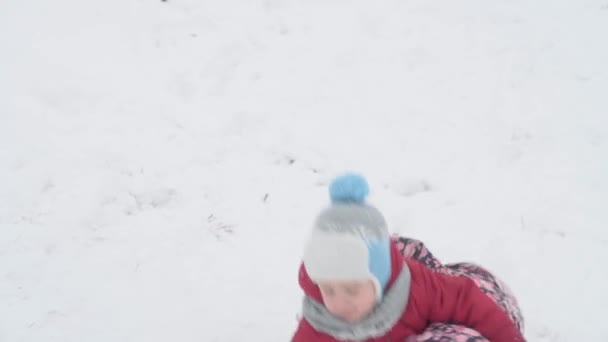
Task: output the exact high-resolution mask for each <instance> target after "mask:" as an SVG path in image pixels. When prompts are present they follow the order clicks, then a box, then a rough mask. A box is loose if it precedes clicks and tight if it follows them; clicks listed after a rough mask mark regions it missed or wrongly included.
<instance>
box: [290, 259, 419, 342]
mask: <svg viewBox="0 0 608 342" xmlns="http://www.w3.org/2000/svg"><path fill="white" fill-rule="evenodd" d="M410 280H411V274H410V270H409V268H408V267H407V264H404V265H403V269H402V271H401V273H400V274H399V276H398V277H397V279H396V280H395V282H394V283H393V284H392V286H391V287H390V289H389V290H388V292H386V293H385V294H384V297H383V298H382V301H381V302H380V303H378V304H377V305H376V308H375V309H374V311H372V312H371V313H370V314H369V315H368V316H367V317H366V318H364V319H363V320H361V321H359V322H356V323H349V322H346V321H344V320H342V319H340V318H338V317H336V316H334V315H332V314H331V313H330V312H329V311H328V310H327V309H326V308H325V306H323V304H321V303H319V302H317V301H316V300H314V299H312V298H310V297H308V296H305V297H304V302H303V306H302V314H303V315H304V318H305V319H306V320H307V321H308V323H310V325H312V326H313V328H315V330H317V331H319V332H322V333H325V334H328V335H331V336H333V337H334V338H336V339H339V340H349V341H364V340H366V339H369V338H374V337H379V336H383V335H385V334H386V333H387V332H389V331H390V330H391V328H392V327H393V326H394V325H395V324H396V323H397V321H398V320H399V318H401V315H402V314H403V311H404V310H405V307H406V306H407V303H408V299H409V294H410Z"/></svg>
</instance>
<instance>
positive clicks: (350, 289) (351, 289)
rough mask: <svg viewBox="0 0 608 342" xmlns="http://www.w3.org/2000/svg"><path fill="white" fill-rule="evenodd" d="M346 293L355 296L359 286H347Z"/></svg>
mask: <svg viewBox="0 0 608 342" xmlns="http://www.w3.org/2000/svg"><path fill="white" fill-rule="evenodd" d="M346 294H348V295H349V296H356V295H358V294H359V288H357V287H348V288H346Z"/></svg>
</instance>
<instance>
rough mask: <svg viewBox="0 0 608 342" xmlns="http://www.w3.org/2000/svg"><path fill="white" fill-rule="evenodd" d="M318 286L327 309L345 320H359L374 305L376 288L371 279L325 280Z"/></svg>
mask: <svg viewBox="0 0 608 342" xmlns="http://www.w3.org/2000/svg"><path fill="white" fill-rule="evenodd" d="M319 288H320V289H321V295H322V296H323V302H324V303H325V307H326V308H327V310H329V312H331V313H332V314H333V315H334V316H337V317H340V318H341V319H343V320H345V321H347V322H356V321H359V320H361V319H362V318H364V317H365V316H367V314H369V313H370V312H371V311H372V310H373V308H374V306H375V305H376V288H375V286H374V283H373V282H372V281H371V280H348V281H331V282H329V281H325V282H320V283H319Z"/></svg>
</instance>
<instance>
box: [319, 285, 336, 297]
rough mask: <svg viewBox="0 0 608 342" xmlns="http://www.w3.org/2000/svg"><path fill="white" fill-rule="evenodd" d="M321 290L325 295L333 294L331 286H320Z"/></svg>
mask: <svg viewBox="0 0 608 342" xmlns="http://www.w3.org/2000/svg"><path fill="white" fill-rule="evenodd" d="M321 291H322V292H323V294H324V295H326V296H333V295H334V289H332V288H327V287H325V288H321Z"/></svg>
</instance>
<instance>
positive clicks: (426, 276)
mask: <svg viewBox="0 0 608 342" xmlns="http://www.w3.org/2000/svg"><path fill="white" fill-rule="evenodd" d="M391 245H392V246H391V248H392V250H391V261H392V265H393V266H392V273H391V274H392V275H391V278H390V280H389V283H388V287H390V286H391V285H392V283H393V282H394V281H395V279H396V278H397V276H398V275H399V273H400V272H401V269H402V268H403V266H404V265H407V267H409V269H410V273H411V285H410V296H409V300H408V304H407V307H406V309H405V310H404V313H403V315H402V316H401V319H400V320H399V321H398V322H397V323H396V324H395V326H393V328H392V329H391V330H390V331H389V332H388V333H387V334H386V335H385V336H382V337H378V338H374V339H368V340H367V342H389V341H398V342H403V341H405V340H406V338H407V337H410V336H415V335H419V334H421V333H422V332H423V331H424V329H425V328H426V327H427V326H428V325H429V324H430V323H433V322H453V323H459V324H463V325H466V326H468V327H470V328H473V329H475V330H477V331H478V332H479V333H481V334H482V335H483V336H484V337H486V338H487V339H488V340H490V341H492V342H523V341H525V340H524V337H523V336H522V334H521V333H520V332H519V330H518V329H517V327H516V326H515V324H513V322H512V321H511V320H510V319H509V317H508V316H507V314H506V313H505V312H504V311H503V310H502V309H501V308H500V307H499V306H498V305H497V304H496V303H495V302H494V301H492V299H490V298H489V297H488V296H487V295H486V294H484V293H483V292H482V291H481V290H480V289H479V288H478V287H477V285H475V283H474V282H473V280H471V279H469V278H467V277H456V276H450V275H445V274H440V273H436V272H434V271H431V270H430V269H428V268H427V267H426V266H424V265H423V264H421V263H419V262H418V261H416V260H413V259H406V260H405V262H404V261H403V256H402V255H401V254H400V253H399V251H398V250H397V247H396V246H395V245H394V244H393V243H391ZM299 282H300V286H301V287H302V289H303V290H304V292H305V293H306V295H308V296H309V297H311V298H313V299H315V300H316V301H318V302H320V303H323V300H322V297H321V291H320V290H319V287H318V286H317V285H316V284H315V283H314V282H313V281H312V280H311V279H310V278H309V276H308V274H307V273H306V269H305V268H304V265H302V266H301V267H300V273H299ZM292 342H339V340H337V339H335V338H333V337H332V336H329V335H327V334H325V333H320V332H317V331H316V330H315V329H314V328H313V327H312V326H311V325H310V324H309V323H308V322H307V321H306V319H304V318H302V320H301V321H300V324H299V326H298V329H297V331H296V333H295V335H294V337H293V339H292Z"/></svg>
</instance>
